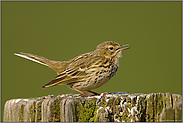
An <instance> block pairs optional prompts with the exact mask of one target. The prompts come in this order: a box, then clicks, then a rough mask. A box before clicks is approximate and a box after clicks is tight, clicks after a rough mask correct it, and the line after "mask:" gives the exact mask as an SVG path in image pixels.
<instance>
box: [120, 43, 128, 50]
mask: <svg viewBox="0 0 183 123" xmlns="http://www.w3.org/2000/svg"><path fill="white" fill-rule="evenodd" d="M128 45H130V44H124V45H120V47H119V48H121V49H120V50H126V49H129V48H130V47H124V46H128ZM122 47H123V48H122Z"/></svg>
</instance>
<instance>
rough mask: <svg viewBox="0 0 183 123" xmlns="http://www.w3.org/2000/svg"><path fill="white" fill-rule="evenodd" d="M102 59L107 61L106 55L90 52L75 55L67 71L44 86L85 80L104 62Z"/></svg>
mask: <svg viewBox="0 0 183 123" xmlns="http://www.w3.org/2000/svg"><path fill="white" fill-rule="evenodd" d="M102 61H105V58H104V57H101V56H92V55H91V54H90V53H86V54H83V55H81V56H78V57H75V58H74V59H72V60H71V63H70V65H69V66H68V67H67V68H66V69H65V71H63V72H62V73H61V74H59V75H58V76H57V77H55V78H54V79H53V80H52V81H51V82H49V83H48V84H46V85H45V86H43V88H45V87H50V86H55V85H63V84H69V83H75V82H81V81H84V80H86V79H85V78H87V77H88V76H89V75H90V74H91V72H92V70H95V68H96V69H97V67H98V66H100V65H101V64H102Z"/></svg>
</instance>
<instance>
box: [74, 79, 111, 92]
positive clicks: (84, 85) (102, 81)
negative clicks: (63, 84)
mask: <svg viewBox="0 0 183 123" xmlns="http://www.w3.org/2000/svg"><path fill="white" fill-rule="evenodd" d="M97 79H99V78H97ZM108 81H109V78H108V77H107V78H102V79H100V80H97V81H96V79H95V80H94V81H90V82H88V83H86V82H82V83H75V84H74V85H73V86H72V89H78V90H80V91H87V90H93V89H96V88H99V87H100V86H102V85H103V84H105V83H106V82H108Z"/></svg>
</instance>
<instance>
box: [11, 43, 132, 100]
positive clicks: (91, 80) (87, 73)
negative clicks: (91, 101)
mask: <svg viewBox="0 0 183 123" xmlns="http://www.w3.org/2000/svg"><path fill="white" fill-rule="evenodd" d="M128 45H129V44H124V45H120V44H118V43H116V42H114V41H105V42H103V43H101V44H99V45H98V46H97V47H96V49H95V50H94V51H92V52H88V53H84V54H82V55H79V56H76V57H74V58H73V59H70V60H68V61H54V60H49V59H47V58H44V57H41V56H37V55H33V54H29V53H23V52H20V53H14V55H16V56H19V57H23V58H26V59H29V60H32V61H34V62H37V63H40V64H43V65H45V66H48V67H49V68H51V69H53V70H54V71H56V72H57V76H56V77H55V78H54V79H53V80H52V81H50V82H49V83H47V84H46V85H44V86H43V87H42V88H47V87H51V86H56V85H64V84H66V85H68V86H69V88H71V89H73V90H75V91H78V92H80V93H81V94H83V95H84V96H87V97H90V96H91V95H89V94H86V93H84V92H83V91H87V92H90V93H92V94H94V95H98V93H96V92H93V91H91V90H93V89H96V88H99V87H100V86H102V85H103V84H105V83H106V82H108V81H109V80H110V79H111V78H112V77H113V76H114V75H115V74H116V72H117V70H118V66H119V58H120V57H121V56H122V51H123V50H126V49H129V48H130V47H126V46H128Z"/></svg>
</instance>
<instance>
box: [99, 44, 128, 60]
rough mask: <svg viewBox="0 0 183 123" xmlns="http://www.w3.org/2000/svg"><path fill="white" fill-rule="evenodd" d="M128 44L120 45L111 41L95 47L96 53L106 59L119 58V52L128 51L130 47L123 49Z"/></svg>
mask: <svg viewBox="0 0 183 123" xmlns="http://www.w3.org/2000/svg"><path fill="white" fill-rule="evenodd" d="M127 45H129V44H124V45H120V44H118V43H116V42H113V41H106V42H103V43H101V44H99V45H98V46H97V49H96V51H97V52H98V55H103V56H105V57H106V58H111V57H116V58H119V57H120V56H121V52H122V51H123V50H125V49H129V48H130V47H125V46H127Z"/></svg>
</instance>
